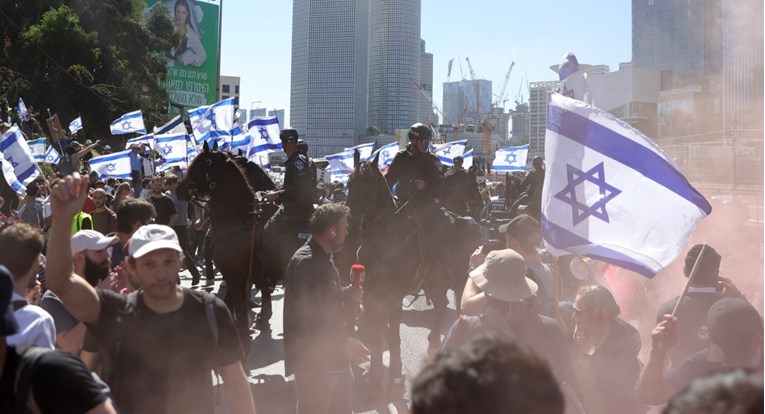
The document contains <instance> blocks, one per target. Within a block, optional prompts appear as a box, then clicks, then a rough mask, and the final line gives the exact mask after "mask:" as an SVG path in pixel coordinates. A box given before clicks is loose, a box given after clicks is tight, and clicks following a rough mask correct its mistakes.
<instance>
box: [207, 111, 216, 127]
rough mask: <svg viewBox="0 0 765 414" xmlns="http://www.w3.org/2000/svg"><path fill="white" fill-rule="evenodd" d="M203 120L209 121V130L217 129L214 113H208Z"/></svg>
mask: <svg viewBox="0 0 765 414" xmlns="http://www.w3.org/2000/svg"><path fill="white" fill-rule="evenodd" d="M205 119H207V120H208V121H210V128H211V129H213V128H214V129H218V125H217V124H216V123H215V112H210V113H209V114H208V115H207V116H206V117H205Z"/></svg>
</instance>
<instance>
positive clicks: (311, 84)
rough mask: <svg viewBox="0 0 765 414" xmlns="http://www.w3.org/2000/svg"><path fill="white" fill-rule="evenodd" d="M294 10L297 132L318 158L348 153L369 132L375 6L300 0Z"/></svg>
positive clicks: (359, 0)
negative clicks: (371, 26) (370, 55)
mask: <svg viewBox="0 0 765 414" xmlns="http://www.w3.org/2000/svg"><path fill="white" fill-rule="evenodd" d="M374 3H377V2H376V1H375V2H374ZM417 3H418V13H417V24H418V25H417V29H418V30H417V41H418V43H417V44H418V45H419V2H417ZM292 7H293V9H292V75H291V96H290V121H291V124H292V125H291V126H292V127H293V128H296V129H297V130H298V133H299V134H300V136H301V137H303V138H305V139H306V141H307V142H308V144H309V145H310V146H311V154H312V155H314V156H323V155H327V154H331V153H334V152H339V151H342V150H343V149H344V148H346V147H351V146H353V145H354V143H355V142H356V137H357V136H359V135H361V134H363V133H364V131H365V130H366V127H367V113H366V107H367V63H368V61H367V58H368V46H369V0H294V2H293V6H292ZM417 50H418V52H419V49H417ZM418 57H419V55H418ZM410 88H411V85H410ZM412 89H414V88H412ZM415 92H416V89H415Z"/></svg>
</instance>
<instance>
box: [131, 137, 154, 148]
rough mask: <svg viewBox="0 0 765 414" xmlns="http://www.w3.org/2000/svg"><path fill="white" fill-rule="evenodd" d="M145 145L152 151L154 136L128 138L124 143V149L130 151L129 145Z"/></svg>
mask: <svg viewBox="0 0 765 414" xmlns="http://www.w3.org/2000/svg"><path fill="white" fill-rule="evenodd" d="M133 144H135V145H141V144H146V145H148V146H149V148H151V149H154V134H147V135H141V136H140V137H135V138H130V139H129V140H127V142H126V143H125V149H130V146H131V145H133Z"/></svg>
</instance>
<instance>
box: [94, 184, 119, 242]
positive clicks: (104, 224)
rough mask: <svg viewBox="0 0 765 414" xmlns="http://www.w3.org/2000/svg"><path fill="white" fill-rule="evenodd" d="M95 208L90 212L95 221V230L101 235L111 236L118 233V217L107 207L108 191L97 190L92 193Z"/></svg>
mask: <svg viewBox="0 0 765 414" xmlns="http://www.w3.org/2000/svg"><path fill="white" fill-rule="evenodd" d="M90 197H91V198H92V199H93V205H94V206H95V208H94V209H93V211H91V212H90V217H91V218H92V219H93V230H95V231H97V232H99V233H101V234H111V233H114V232H116V231H117V215H116V214H114V211H112V210H111V209H110V208H109V207H106V191H104V190H103V189H102V188H96V189H95V190H93V192H92V193H90Z"/></svg>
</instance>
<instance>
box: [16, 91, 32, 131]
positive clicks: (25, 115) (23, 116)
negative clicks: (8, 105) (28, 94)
mask: <svg viewBox="0 0 765 414" xmlns="http://www.w3.org/2000/svg"><path fill="white" fill-rule="evenodd" d="M18 114H19V120H21V123H22V124H23V123H24V122H27V121H29V118H30V115H29V111H28V110H27V106H26V105H24V100H23V99H21V97H20V96H19V107H18Z"/></svg>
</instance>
